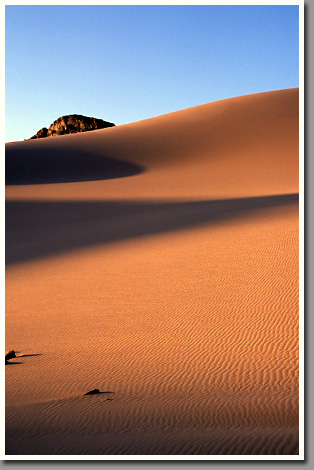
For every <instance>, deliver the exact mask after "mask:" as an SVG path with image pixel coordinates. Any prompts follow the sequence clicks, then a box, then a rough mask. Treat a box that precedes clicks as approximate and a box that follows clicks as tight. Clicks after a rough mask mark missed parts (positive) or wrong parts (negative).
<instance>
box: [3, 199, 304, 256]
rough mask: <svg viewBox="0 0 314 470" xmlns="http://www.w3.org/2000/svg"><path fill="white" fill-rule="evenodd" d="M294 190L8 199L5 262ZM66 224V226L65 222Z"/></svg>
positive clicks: (233, 212)
mask: <svg viewBox="0 0 314 470" xmlns="http://www.w3.org/2000/svg"><path fill="white" fill-rule="evenodd" d="M298 200H299V195H298V194H283V195H279V196H266V197H255V198H240V199H239V198H238V199H230V200H228V199H227V200H215V201H193V202H174V203H171V202H168V203H167V202H165V203H156V202H155V203H154V202H151V203H139V202H136V201H134V202H132V201H129V202H127V201H126V202H120V201H107V202H96V201H86V202H84V201H73V202H71V201H68V202H66V201H64V202H59V201H56V202H50V201H46V202H38V201H23V202H22V201H7V203H6V239H7V246H6V263H7V264H11V263H17V262H20V261H26V260H30V259H34V258H35V259H36V258H40V257H42V256H47V255H52V254H54V253H60V252H61V253H62V252H66V251H68V250H73V249H75V248H82V247H85V246H92V245H99V244H104V243H110V242H116V241H119V240H125V239H128V238H134V237H143V236H148V235H154V234H158V233H163V232H169V231H173V230H182V229H187V228H189V227H193V226H201V225H202V224H206V225H209V224H211V225H215V224H219V223H221V222H223V221H225V220H232V219H235V218H240V219H241V218H247V217H252V216H254V214H256V213H259V212H261V211H263V210H266V209H272V208H276V207H283V208H284V207H289V206H290V205H296V204H298ZM68 226H71V231H68V230H67V227H68Z"/></svg>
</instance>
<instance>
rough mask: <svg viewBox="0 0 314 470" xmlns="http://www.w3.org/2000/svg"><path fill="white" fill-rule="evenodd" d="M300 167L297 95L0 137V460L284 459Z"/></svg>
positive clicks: (292, 370)
mask: <svg viewBox="0 0 314 470" xmlns="http://www.w3.org/2000/svg"><path fill="white" fill-rule="evenodd" d="M298 161H299V160H298V90H297V89H293V90H282V91H276V92H270V93H261V94H257V95H249V96H244V97H239V98H233V99H230V100H224V101H221V102H216V103H209V104H206V105H202V106H197V107H195V108H190V109H187V110H183V111H178V112H176V113H171V114H168V115H164V116H159V117H156V118H153V119H149V120H145V121H140V122H137V123H133V124H128V125H125V126H120V127H115V128H110V129H104V130H99V131H92V132H89V133H84V134H77V135H67V136H60V137H54V138H51V139H47V140H45V139H43V140H37V141H27V142H17V143H11V144H7V146H6V181H7V186H6V204H7V206H6V207H7V208H6V265H7V266H6V348H7V349H15V350H17V351H20V353H19V357H18V358H16V359H14V360H12V361H11V362H12V363H11V364H10V365H7V366H6V453H7V454H8V455H13V456H14V455H63V454H64V455H79V454H85V455H100V456H101V455H120V454H127V455H138V454H142V455H153V454H156V455H158V454H159V455H171V454H177V455H193V454H198V455H227V454H228V455H278V456H280V455H296V454H298V452H299V437H298V436H299V430H298V393H299V391H298V354H299V351H298V325H299V321H298V318H299V317H298V308H299V306H298V299H299V297H298V295H299V294H298V269H299V268H298V262H299V258H298V240H299V232H298ZM94 388H98V389H99V390H101V391H103V392H107V393H102V394H99V395H93V396H83V394H84V393H85V392H87V391H88V390H92V389H94ZM109 392H110V393H109Z"/></svg>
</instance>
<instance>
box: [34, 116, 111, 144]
mask: <svg viewBox="0 0 314 470" xmlns="http://www.w3.org/2000/svg"><path fill="white" fill-rule="evenodd" d="M114 126H115V124H113V123H112V122H107V121H103V120H102V119H96V118H92V117H87V116H82V115H80V114H70V115H69V116H62V117H59V118H58V119H57V120H56V121H54V122H53V123H52V124H51V126H50V127H49V129H47V128H46V127H43V128H42V129H40V131H38V132H37V134H35V135H33V137H31V138H30V139H29V140H31V139H42V138H44V137H50V136H56V135H64V134H76V133H77V132H86V131H93V130H95V129H105V128H106V127H114Z"/></svg>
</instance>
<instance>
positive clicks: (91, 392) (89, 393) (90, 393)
mask: <svg viewBox="0 0 314 470" xmlns="http://www.w3.org/2000/svg"><path fill="white" fill-rule="evenodd" d="M98 393H101V392H100V391H99V390H98V388H95V390H91V391H90V392H87V393H84V396H85V395H96V394H98Z"/></svg>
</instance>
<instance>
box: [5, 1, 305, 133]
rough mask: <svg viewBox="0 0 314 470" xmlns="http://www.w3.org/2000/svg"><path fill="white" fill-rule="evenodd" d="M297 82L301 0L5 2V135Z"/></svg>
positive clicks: (118, 120) (154, 112)
mask: <svg viewBox="0 0 314 470" xmlns="http://www.w3.org/2000/svg"><path fill="white" fill-rule="evenodd" d="M298 86H299V16H298V6H296V5H291V6H283V5H281V6H257V5H256V6H254V5H253V6H213V5H201V6H182V5H175V6H169V5H165V6H151V5H148V6H133V5H129V6H125V5H122V6H106V5H98V6H79V5H76V6H75V5H73V6H62V5H59V6H24V5H22V6H18V5H17V6H15V5H9V6H8V5H7V6H6V7H5V119H6V122H5V131H6V136H5V140H6V142H9V141H15V140H23V139H26V138H29V137H31V136H32V135H33V134H35V133H36V132H37V131H38V130H39V129H40V128H42V127H49V125H50V124H51V123H52V122H53V121H54V120H55V119H57V118H58V117H60V116H63V115H66V114H83V115H86V116H92V117H96V118H101V119H104V120H107V121H111V122H114V123H115V124H116V125H120V124H125V123H128V122H134V121H139V120H141V119H147V118H150V117H154V116H158V115H161V114H166V113H169V112H172V111H177V110H180V109H184V108H188V107H191V106H197V105H199V104H204V103H209V102H211V101H217V100H221V99H225V98H231V97H234V96H240V95H246V94H250V93H259V92H263V91H270V90H278V89H284V88H294V87H298Z"/></svg>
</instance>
